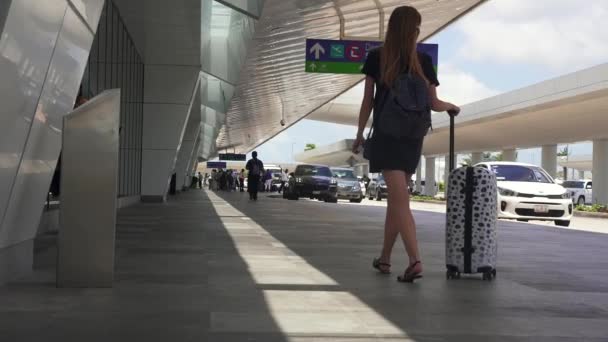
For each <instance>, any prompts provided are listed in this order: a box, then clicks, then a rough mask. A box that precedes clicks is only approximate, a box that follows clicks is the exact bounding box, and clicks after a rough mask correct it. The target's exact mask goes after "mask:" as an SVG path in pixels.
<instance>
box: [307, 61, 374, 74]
mask: <svg viewBox="0 0 608 342" xmlns="http://www.w3.org/2000/svg"><path fill="white" fill-rule="evenodd" d="M362 68H363V64H362V63H342V62H306V71H307V72H316V73H331V74H360V73H361V69H362Z"/></svg>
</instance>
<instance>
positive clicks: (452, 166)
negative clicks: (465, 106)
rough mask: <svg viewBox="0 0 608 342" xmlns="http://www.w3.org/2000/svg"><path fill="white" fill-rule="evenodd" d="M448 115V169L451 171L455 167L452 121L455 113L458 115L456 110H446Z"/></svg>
mask: <svg viewBox="0 0 608 342" xmlns="http://www.w3.org/2000/svg"><path fill="white" fill-rule="evenodd" d="M448 115H450V156H449V163H450V165H449V170H450V172H452V171H453V170H454V168H455V167H456V161H455V160H454V121H455V118H456V115H458V112H457V111H453V110H448Z"/></svg>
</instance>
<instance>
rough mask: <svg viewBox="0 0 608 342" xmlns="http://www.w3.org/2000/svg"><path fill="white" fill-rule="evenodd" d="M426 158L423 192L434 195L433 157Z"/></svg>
mask: <svg viewBox="0 0 608 342" xmlns="http://www.w3.org/2000/svg"><path fill="white" fill-rule="evenodd" d="M425 160H426V172H425V175H424V182H425V186H424V194H425V195H426V196H435V195H436V194H437V193H436V192H435V158H431V157H427V158H425Z"/></svg>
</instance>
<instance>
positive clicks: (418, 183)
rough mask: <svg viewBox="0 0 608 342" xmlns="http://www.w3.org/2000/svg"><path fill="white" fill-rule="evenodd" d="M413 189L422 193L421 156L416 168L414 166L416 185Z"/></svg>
mask: <svg viewBox="0 0 608 342" xmlns="http://www.w3.org/2000/svg"><path fill="white" fill-rule="evenodd" d="M414 191H415V192H417V193H422V158H420V162H419V163H418V168H416V186H415V187H414Z"/></svg>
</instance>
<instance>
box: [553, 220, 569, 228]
mask: <svg viewBox="0 0 608 342" xmlns="http://www.w3.org/2000/svg"><path fill="white" fill-rule="evenodd" d="M555 225H556V226H560V227H569V226H570V221H562V220H557V221H555Z"/></svg>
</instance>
